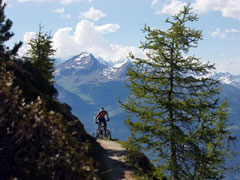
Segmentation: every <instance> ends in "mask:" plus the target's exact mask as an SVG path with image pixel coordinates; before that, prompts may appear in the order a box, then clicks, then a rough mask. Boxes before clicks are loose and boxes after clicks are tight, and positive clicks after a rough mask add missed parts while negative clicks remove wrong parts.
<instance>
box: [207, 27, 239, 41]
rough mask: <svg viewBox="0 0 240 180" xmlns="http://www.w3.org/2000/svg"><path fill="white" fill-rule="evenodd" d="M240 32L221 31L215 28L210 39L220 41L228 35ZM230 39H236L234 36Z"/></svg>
mask: <svg viewBox="0 0 240 180" xmlns="http://www.w3.org/2000/svg"><path fill="white" fill-rule="evenodd" d="M239 32H240V31H239V30H238V29H234V28H232V29H225V30H221V29H220V28H217V29H216V30H215V31H214V32H212V33H211V36H212V37H218V38H221V39H225V38H227V37H229V35H230V34H232V33H239ZM231 39H238V38H236V37H234V36H231Z"/></svg>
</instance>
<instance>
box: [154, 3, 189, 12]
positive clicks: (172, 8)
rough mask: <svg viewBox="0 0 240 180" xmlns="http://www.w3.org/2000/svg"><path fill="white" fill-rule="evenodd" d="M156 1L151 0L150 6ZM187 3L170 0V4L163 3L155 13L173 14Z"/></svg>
mask: <svg viewBox="0 0 240 180" xmlns="http://www.w3.org/2000/svg"><path fill="white" fill-rule="evenodd" d="M157 3H158V1H156V0H155V1H153V2H152V6H153V5H156V4H157ZM186 5H187V3H185V2H182V1H179V0H171V2H170V4H164V5H163V7H162V9H158V10H156V12H155V13H156V14H171V15H175V14H177V13H179V11H180V10H182V9H183V7H184V6H186Z"/></svg>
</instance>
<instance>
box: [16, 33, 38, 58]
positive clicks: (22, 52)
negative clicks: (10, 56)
mask: <svg viewBox="0 0 240 180" xmlns="http://www.w3.org/2000/svg"><path fill="white" fill-rule="evenodd" d="M35 37H36V33H35V32H26V33H25V34H24V35H23V42H24V43H25V45H23V46H22V47H21V48H20V49H19V51H18V55H19V56H24V55H26V53H27V50H28V49H29V46H28V45H27V43H28V42H29V40H30V39H32V38H35Z"/></svg>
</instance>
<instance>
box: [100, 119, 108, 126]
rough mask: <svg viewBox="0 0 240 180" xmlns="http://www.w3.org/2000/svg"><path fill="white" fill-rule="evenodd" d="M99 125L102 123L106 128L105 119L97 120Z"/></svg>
mask: <svg viewBox="0 0 240 180" xmlns="http://www.w3.org/2000/svg"><path fill="white" fill-rule="evenodd" d="M98 120H99V125H101V124H102V123H103V125H104V127H107V122H106V120H105V118H99V119H98Z"/></svg>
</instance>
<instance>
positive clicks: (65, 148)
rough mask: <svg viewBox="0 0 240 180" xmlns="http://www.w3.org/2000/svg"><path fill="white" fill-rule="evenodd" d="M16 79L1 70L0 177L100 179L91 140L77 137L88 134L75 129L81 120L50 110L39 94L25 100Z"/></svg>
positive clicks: (19, 178) (66, 179) (11, 74)
mask: <svg viewBox="0 0 240 180" xmlns="http://www.w3.org/2000/svg"><path fill="white" fill-rule="evenodd" d="M13 79H14V76H13V73H11V72H2V73H0V87H1V89H0V159H1V161H0V167H1V171H0V177H1V178H2V179H13V178H17V179H18V180H21V179H24V180H28V179H54V180H55V179H63V180H68V179H69V180H70V179H71V180H75V179H76V180H78V179H86V180H88V179H89V180H92V179H100V178H99V175H98V166H97V165H96V163H95V161H94V159H93V158H92V155H91V154H90V152H91V150H92V149H93V147H92V144H91V143H89V142H87V140H86V139H85V140H82V141H81V142H80V141H79V138H77V137H79V136H81V134H86V133H85V131H84V129H83V128H82V129H78V130H80V131H82V132H81V134H80V133H79V132H77V131H75V130H77V129H76V127H79V126H80V124H81V123H80V121H79V120H78V119H74V118H70V117H69V118H68V120H67V119H64V116H63V115H62V114H60V113H58V112H54V111H49V110H48V109H47V108H46V102H45V101H44V100H43V99H41V98H40V97H38V98H37V99H35V100H34V101H31V102H30V103H26V102H25V100H24V99H23V98H22V97H21V90H20V89H19V88H18V87H17V86H16V87H14V86H13V84H14V83H13ZM86 136H87V135H86Z"/></svg>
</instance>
